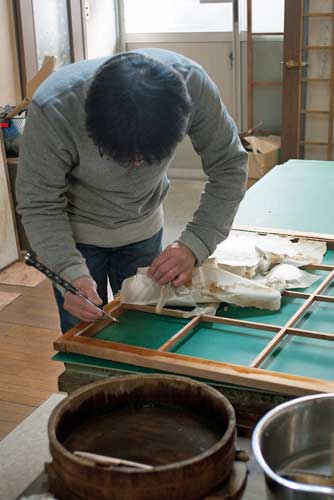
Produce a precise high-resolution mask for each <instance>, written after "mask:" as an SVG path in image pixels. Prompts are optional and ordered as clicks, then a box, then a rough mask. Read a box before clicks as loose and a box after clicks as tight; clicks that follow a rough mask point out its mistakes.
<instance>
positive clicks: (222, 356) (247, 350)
mask: <svg viewBox="0 0 334 500" xmlns="http://www.w3.org/2000/svg"><path fill="white" fill-rule="evenodd" d="M272 336H273V334H272V332H268V331H264V330H253V329H251V328H241V327H240V328H239V327H235V326H230V325H221V324H213V323H206V322H203V323H200V324H199V325H198V326H197V327H195V328H194V330H193V332H192V334H191V335H189V336H188V337H186V339H185V340H184V341H183V342H180V344H178V345H177V346H176V347H174V349H173V350H172V352H175V353H177V354H183V355H187V356H194V357H196V358H203V359H210V360H213V361H222V362H226V363H233V364H237V365H245V366H248V365H249V364H250V363H251V361H252V360H253V359H254V358H255V357H256V356H257V355H258V354H259V352H260V351H262V349H264V348H265V346H266V345H267V344H268V342H270V340H271V339H272Z"/></svg>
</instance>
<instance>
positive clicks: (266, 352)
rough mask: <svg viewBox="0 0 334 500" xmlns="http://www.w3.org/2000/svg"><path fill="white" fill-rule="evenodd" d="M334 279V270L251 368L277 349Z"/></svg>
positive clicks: (259, 355) (254, 361)
mask: <svg viewBox="0 0 334 500" xmlns="http://www.w3.org/2000/svg"><path fill="white" fill-rule="evenodd" d="M333 279H334V270H333V271H332V272H331V273H330V274H329V275H328V276H327V277H326V278H325V279H324V280H323V281H322V283H320V285H319V286H318V288H317V289H316V290H315V292H314V293H312V294H311V295H310V296H309V297H308V299H306V301H305V302H304V304H303V305H302V306H301V307H300V308H299V309H298V310H297V311H296V312H295V314H294V315H293V316H292V317H291V318H290V319H289V321H288V322H287V323H286V324H285V325H284V326H283V328H282V329H281V330H280V332H278V334H277V335H276V336H275V337H274V338H273V339H272V340H271V341H270V342H269V344H268V345H267V346H266V347H265V348H264V349H263V350H262V351H261V352H260V354H258V355H257V356H256V358H255V359H254V360H253V361H252V363H251V364H250V366H251V367H253V368H256V367H258V366H259V365H260V364H261V363H262V362H263V361H264V360H265V358H266V357H267V356H268V355H269V354H270V353H271V352H272V351H273V350H274V349H275V347H276V346H277V345H278V344H279V343H280V341H281V340H282V339H283V337H284V336H285V335H286V333H287V330H288V329H289V328H290V327H292V326H293V325H294V324H295V323H297V321H298V320H299V319H300V318H301V317H302V316H303V315H304V314H305V313H306V311H307V310H308V309H309V308H310V306H311V305H312V304H313V301H314V297H315V296H316V295H319V294H320V293H321V292H322V291H323V290H324V289H325V288H326V287H327V286H328V285H329V283H330V282H331V281H332V280H333Z"/></svg>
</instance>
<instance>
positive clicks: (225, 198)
mask: <svg viewBox="0 0 334 500" xmlns="http://www.w3.org/2000/svg"><path fill="white" fill-rule="evenodd" d="M194 72H195V74H194V75H192V78H193V79H195V81H197V86H198V89H199V90H198V93H197V96H196V95H195V97H193V100H194V110H193V113H192V115H191V118H190V126H189V132H188V133H189V136H190V139H191V141H192V144H193V146H194V149H195V151H196V152H197V153H198V154H199V155H200V156H201V160H202V167H203V171H204V172H205V174H206V175H207V177H208V182H207V183H206V185H205V188H204V192H203V193H202V195H201V199H200V204H199V207H198V209H197V210H196V212H195V213H194V216H193V219H192V221H191V222H189V223H188V224H187V225H186V228H185V230H184V231H183V232H182V234H181V236H180V237H179V238H178V240H177V241H179V242H180V243H182V244H184V245H186V246H187V247H189V248H190V249H191V250H192V252H193V253H194V255H195V257H196V259H197V263H198V264H201V263H202V262H203V261H204V260H205V259H206V258H207V257H208V256H209V255H211V253H212V252H213V251H214V250H215V248H216V246H217V245H218V243H220V242H221V241H223V240H224V239H225V238H227V236H228V234H229V232H230V229H231V226H232V223H233V219H234V217H235V214H236V212H237V209H238V207H239V204H240V201H241V200H242V198H243V196H244V194H245V190H246V182H247V153H246V151H245V150H244V148H243V147H242V145H241V142H240V139H239V136H238V130H237V127H236V125H235V123H234V122H233V120H232V118H231V117H230V116H229V114H228V112H227V110H226V108H225V106H224V104H223V102H222V100H221V98H220V95H219V91H218V89H217V87H216V85H215V83H214V82H213V81H212V80H211V79H210V78H209V77H208V75H207V74H206V73H205V72H204V71H203V70H200V69H198V68H196V69H195V70H194ZM198 82H200V83H198Z"/></svg>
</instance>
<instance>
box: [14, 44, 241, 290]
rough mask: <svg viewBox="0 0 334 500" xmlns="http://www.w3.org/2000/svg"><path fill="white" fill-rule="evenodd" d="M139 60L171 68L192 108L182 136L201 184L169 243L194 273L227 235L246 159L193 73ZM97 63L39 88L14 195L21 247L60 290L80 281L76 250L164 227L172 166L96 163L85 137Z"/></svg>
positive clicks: (66, 71) (184, 62)
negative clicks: (63, 283) (57, 279)
mask: <svg viewBox="0 0 334 500" xmlns="http://www.w3.org/2000/svg"><path fill="white" fill-rule="evenodd" d="M139 52H141V53H144V54H146V55H148V56H150V57H154V58H156V59H158V60H160V61H161V62H164V63H166V64H178V65H179V67H180V68H181V69H182V72H183V74H184V75H185V78H186V84H187V87H188V91H189V94H190V96H191V98H192V102H193V105H192V111H191V116H190V120H189V127H188V134H189V136H190V138H191V141H192V143H193V146H194V148H195V150H196V152H197V153H198V154H199V155H200V156H201V159H202V165H203V170H204V172H205V174H206V175H207V176H208V182H207V184H206V186H205V190H204V193H203V194H202V196H201V200H200V205H199V207H198V209H197V211H196V212H195V214H194V216H193V219H192V221H189V223H188V224H187V225H186V227H185V229H184V231H183V232H182V234H180V236H179V238H178V241H179V242H181V243H183V244H184V245H186V246H187V247H189V248H190V249H191V250H192V252H193V253H194V255H195V256H196V258H197V262H198V263H201V262H203V261H204V260H205V259H206V258H207V257H208V256H209V255H210V254H211V253H212V252H213V251H214V249H215V247H216V245H217V244H218V243H219V242H220V241H222V240H223V239H225V238H226V237H227V235H228V233H229V230H230V227H231V225H232V222H233V218H234V216H235V213H236V211H237V208H238V206H239V203H240V201H241V199H242V198H243V195H244V192H245V184H246V177H247V155H246V153H245V151H244V150H243V148H242V146H241V144H240V141H239V138H238V133H237V129H236V126H235V124H234V123H233V121H232V119H231V118H230V116H229V115H228V113H227V111H226V109H225V107H224V104H223V103H222V101H221V98H220V96H219V93H218V90H217V87H216V85H215V84H214V83H213V82H212V80H211V79H210V78H209V76H208V75H207V74H206V72H205V71H204V70H203V69H202V68H201V67H200V66H199V65H198V64H197V63H195V62H194V61H191V60H189V59H187V58H185V57H183V56H181V55H179V54H175V53H173V52H169V51H163V50H158V49H143V50H140V51H139ZM105 60H106V59H99V60H88V61H82V62H79V63H76V64H72V65H69V66H65V67H64V68H62V69H59V70H58V71H56V72H55V73H54V74H53V75H52V76H50V77H49V78H48V79H47V80H46V81H45V82H44V83H43V84H42V85H41V86H40V87H39V89H38V90H37V92H36V93H35V95H34V98H33V101H32V104H31V106H30V108H29V113H28V119H27V123H26V127H25V131H24V135H23V139H22V143H21V149H20V162H19V170H18V176H17V184H16V193H17V199H18V211H19V212H20V213H21V215H22V218H23V224H24V227H25V229H26V232H27V235H28V238H29V241H30V244H31V246H32V248H33V249H34V250H35V252H36V253H37V254H38V256H39V258H40V259H41V261H42V262H44V263H45V264H46V265H48V266H49V267H50V268H51V269H53V270H54V271H56V272H58V273H60V274H62V276H63V277H64V278H65V279H67V280H69V281H73V280H74V279H76V278H79V277H81V276H86V275H89V271H88V269H87V266H86V263H85V260H84V258H83V257H82V255H81V254H80V252H79V251H78V250H77V249H76V246H75V243H76V242H78V243H86V244H91V245H96V246H100V247H119V246H122V245H127V244H130V243H134V242H137V241H140V240H144V239H147V238H149V237H151V236H153V235H154V234H155V233H156V232H157V231H158V230H159V229H160V228H161V226H162V224H163V211H162V206H161V204H162V201H163V199H164V197H165V196H166V193H167V191H168V179H167V169H168V166H169V164H170V162H171V160H172V157H171V158H168V159H166V160H165V161H163V162H162V163H161V164H160V165H158V166H157V165H156V164H154V165H145V164H144V165H140V166H139V167H135V168H132V169H131V168H127V169H125V168H123V167H122V166H119V165H118V164H117V163H115V162H114V161H112V160H110V159H104V158H101V157H100V155H99V152H98V150H97V148H96V147H95V146H94V144H93V142H92V140H91V139H90V138H89V137H88V135H87V132H86V129H85V112H84V100H85V94H86V92H87V88H88V85H89V82H90V80H91V78H92V76H93V75H94V73H95V71H96V70H97V69H98V68H99V66H100V65H101V64H103V63H104V62H105Z"/></svg>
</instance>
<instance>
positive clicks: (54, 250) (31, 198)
mask: <svg viewBox="0 0 334 500" xmlns="http://www.w3.org/2000/svg"><path fill="white" fill-rule="evenodd" d="M64 126H65V123H64ZM77 161H78V158H77V151H76V148H75V146H74V145H73V143H72V142H71V140H70V138H69V134H66V130H64V131H60V130H55V128H54V127H53V125H52V124H51V121H50V119H48V117H47V115H46V114H45V113H44V112H43V110H42V109H41V108H40V107H39V106H38V105H37V104H36V103H34V102H33V103H32V104H31V106H30V108H29V113H28V119H27V123H26V126H25V130H24V134H23V137H22V141H21V145H20V161H19V169H18V175H17V180H16V195H17V199H18V212H19V213H20V214H21V215H22V222H23V224H24V228H25V231H26V233H27V236H28V239H29V242H30V245H31V247H32V248H33V250H34V251H35V252H36V253H37V255H38V257H39V259H40V260H41V261H42V262H43V263H44V264H46V265H47V266H48V267H50V268H51V269H52V270H53V271H55V272H56V273H58V274H60V275H62V276H63V278H65V279H66V280H67V281H70V282H71V283H73V284H75V285H77V286H79V287H80V289H82V291H84V292H85V293H86V294H87V295H89V298H91V299H92V300H93V301H96V302H97V303H100V302H101V301H100V300H99V297H98V295H97V294H96V287H95V283H94V281H93V280H92V278H91V277H90V273H89V271H88V268H87V266H86V262H85V259H84V258H83V257H82V255H81V253H80V252H79V251H78V250H77V249H76V246H75V242H74V239H73V235H72V229H71V225H70V222H69V219H68V214H67V198H66V190H67V182H66V176H67V175H68V174H69V173H70V171H71V168H72V166H73V165H74V164H75V163H76V162H77ZM62 291H63V290H62ZM73 301H77V302H78V298H77V297H75V296H74V295H73V294H69V293H67V294H66V297H65V308H66V309H67V310H68V311H69V312H71V313H72V314H73V315H74V316H77V317H79V318H80V319H84V320H86V321H89V320H93V319H96V318H97V317H100V313H99V314H97V311H95V310H94V308H93V306H90V305H89V304H87V303H85V302H84V301H82V299H80V304H77V303H76V302H75V303H74V304H72V302H73ZM81 301H82V302H83V303H82V304H81Z"/></svg>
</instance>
